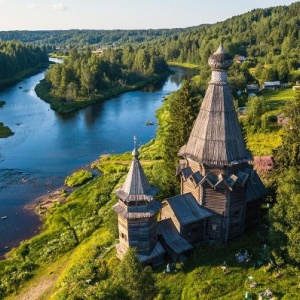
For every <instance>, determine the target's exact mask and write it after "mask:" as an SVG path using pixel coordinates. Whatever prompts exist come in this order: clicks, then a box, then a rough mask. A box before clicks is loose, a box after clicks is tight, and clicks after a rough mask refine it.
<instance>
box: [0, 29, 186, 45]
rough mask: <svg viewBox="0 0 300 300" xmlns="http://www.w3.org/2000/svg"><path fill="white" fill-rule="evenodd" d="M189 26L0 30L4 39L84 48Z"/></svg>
mask: <svg viewBox="0 0 300 300" xmlns="http://www.w3.org/2000/svg"><path fill="white" fill-rule="evenodd" d="M188 30H190V29H189V28H187V29H183V28H176V29H149V30H79V29H72V30H37V31H26V30H24V31H0V39H1V40H3V41H9V40H18V41H20V42H23V43H31V44H34V45H37V46H46V47H49V48H52V47H53V48H65V47H67V48H69V47H74V48H81V47H82V48H84V47H85V46H87V45H90V46H91V45H94V46H98V47H105V46H109V45H116V46H120V45H123V44H128V43H141V42H146V41H150V40H153V39H156V38H158V37H163V38H165V37H167V36H170V35H173V34H179V33H181V32H184V31H188Z"/></svg>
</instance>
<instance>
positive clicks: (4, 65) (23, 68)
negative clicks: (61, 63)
mask: <svg viewBox="0 0 300 300" xmlns="http://www.w3.org/2000/svg"><path fill="white" fill-rule="evenodd" d="M47 64H48V56H47V53H46V51H45V50H42V49H41V48H39V47H36V46H32V45H26V44H22V43H20V42H16V41H9V42H1V41H0V88H2V87H5V86H7V85H8V84H10V83H13V82H16V81H17V80H20V79H21V78H23V77H25V76H26V75H27V76H28V75H30V74H32V73H34V72H37V71H39V70H40V69H41V68H42V67H45V66H47Z"/></svg>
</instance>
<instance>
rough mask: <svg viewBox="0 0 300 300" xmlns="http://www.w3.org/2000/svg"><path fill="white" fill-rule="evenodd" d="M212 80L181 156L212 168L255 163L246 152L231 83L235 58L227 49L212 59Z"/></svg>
mask: <svg viewBox="0 0 300 300" xmlns="http://www.w3.org/2000/svg"><path fill="white" fill-rule="evenodd" d="M209 65H210V66H211V68H212V79H211V81H210V82H209V86H208V88H207V91H206V94H205V97H204V100H203V103H202V105H201V108H200V111H199V114H198V117H197V119H196V122H195V124H194V128H193V129H192V132H191V135H190V137H189V140H188V143H187V145H186V147H184V148H182V149H181V151H180V153H179V154H180V155H183V156H184V157H190V158H191V159H193V160H196V161H199V162H200V163H204V164H209V165H218V166H223V165H232V164H236V163H239V162H243V161H249V160H251V158H252V156H251V154H250V152H249V151H248V150H247V149H246V145H245V142H244V139H243V135H242V131H241V128H240V125H239V122H238V118H237V114H236V111H235V108H234V105H233V100H232V96H231V92H230V88H229V85H228V81H227V69H228V68H229V67H230V66H231V65H232V58H231V56H230V55H229V54H228V53H226V51H225V50H224V48H223V46H222V45H220V47H219V48H218V50H217V51H216V52H215V53H214V54H213V55H211V56H210V58H209Z"/></svg>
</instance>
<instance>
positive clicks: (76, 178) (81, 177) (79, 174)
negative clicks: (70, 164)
mask: <svg viewBox="0 0 300 300" xmlns="http://www.w3.org/2000/svg"><path fill="white" fill-rule="evenodd" d="M92 178H93V174H92V173H91V172H89V171H87V170H79V171H76V172H75V173H73V174H72V175H71V176H68V177H67V178H66V180H65V184H66V185H68V186H70V187H75V186H79V185H82V184H84V183H85V182H87V181H89V180H91V179H92Z"/></svg>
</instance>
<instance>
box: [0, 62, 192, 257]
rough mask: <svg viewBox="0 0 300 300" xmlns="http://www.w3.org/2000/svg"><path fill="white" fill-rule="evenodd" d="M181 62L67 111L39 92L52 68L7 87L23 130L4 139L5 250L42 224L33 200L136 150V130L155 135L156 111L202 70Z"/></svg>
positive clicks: (5, 111) (9, 116) (5, 118)
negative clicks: (136, 86) (147, 81)
mask: <svg viewBox="0 0 300 300" xmlns="http://www.w3.org/2000/svg"><path fill="white" fill-rule="evenodd" d="M173 70H174V71H175V73H174V74H172V75H170V76H169V77H168V78H166V79H165V80H163V81H161V82H159V83H156V84H152V85H149V86H147V87H145V88H144V89H142V90H139V91H133V92H127V93H125V94H123V95H120V96H118V97H115V98H112V99H110V100H107V101H104V102H103V103H99V104H96V105H93V106H90V107H87V108H85V109H82V110H80V111H78V112H74V113H70V114H67V115H59V114H57V113H56V112H54V111H52V110H51V109H50V106H49V104H47V103H45V102H44V101H42V100H41V99H40V98H38V97H37V96H36V93H35V91H34V87H35V86H36V84H37V83H38V82H39V81H40V80H41V79H43V78H44V75H45V71H43V72H41V73H39V74H37V75H34V76H31V77H30V78H27V79H25V80H22V81H21V82H19V83H18V84H17V85H15V86H12V87H11V88H8V89H6V90H5V91H3V92H1V93H0V100H4V101H5V102H6V104H5V105H4V107H2V108H0V121H1V122H3V123H4V124H5V125H6V126H9V127H10V128H11V130H12V131H14V133H15V134H14V135H13V136H11V137H9V138H6V139H0V256H1V255H3V254H4V253H5V252H7V251H9V250H10V249H11V248H12V247H15V246H17V245H18V244H19V243H20V241H22V240H24V239H28V238H30V237H32V236H33V235H34V234H36V233H37V232H38V228H39V226H40V219H39V216H38V215H37V214H35V213H34V212H33V211H31V210H29V209H26V205H27V204H30V203H31V202H32V201H34V200H35V199H36V198H38V197H40V196H42V195H45V194H46V193H49V192H51V191H53V190H55V189H57V188H59V187H61V186H62V185H63V181H64V178H65V177H66V176H67V175H69V174H71V173H72V172H74V171H75V170H76V169H78V168H80V167H83V166H85V165H87V164H89V163H90V162H92V161H93V160H95V159H97V158H99V156H100V155H101V154H107V153H122V152H125V151H128V150H131V149H132V148H133V136H134V135H136V136H137V138H138V143H139V144H144V143H147V142H148V141H149V140H151V139H152V138H154V137H155V132H156V128H157V124H156V118H155V111H156V110H157V109H158V108H159V107H160V106H161V104H162V101H163V99H164V97H166V96H167V95H168V94H169V93H171V92H172V91H175V90H177V89H178V88H179V87H180V85H181V82H182V80H183V79H186V78H189V77H191V76H192V75H194V74H195V72H194V71H191V70H187V69H184V68H178V67H176V68H175V67H174V68H173ZM147 121H153V122H154V125H153V126H146V122H147ZM2 217H5V218H2Z"/></svg>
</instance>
